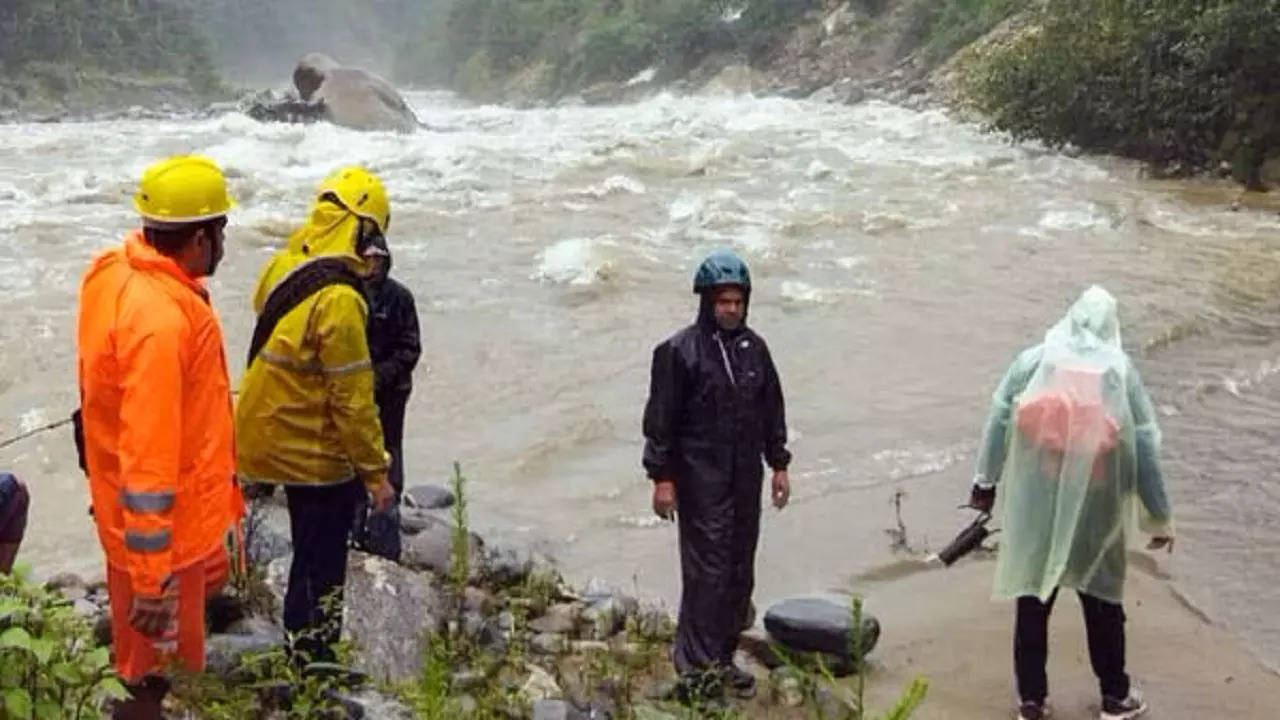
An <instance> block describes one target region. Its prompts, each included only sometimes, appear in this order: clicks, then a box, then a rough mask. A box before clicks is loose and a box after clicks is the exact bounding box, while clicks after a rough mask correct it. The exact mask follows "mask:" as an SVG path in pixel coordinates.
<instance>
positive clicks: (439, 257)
mask: <svg viewBox="0 0 1280 720" xmlns="http://www.w3.org/2000/svg"><path fill="white" fill-rule="evenodd" d="M411 101H412V102H413V103H414V104H415V105H416V106H417V108H418V111H419V115H420V116H421V117H422V118H423V119H424V120H425V121H427V122H429V123H430V124H431V125H432V126H433V127H437V128H440V130H439V131H431V132H422V133H419V134H417V135H413V136H401V135H394V134H377V133H369V134H360V133H354V132H350V131H346V130H342V129H339V128H335V127H330V126H325V125H315V126H290V125H263V124H259V123H256V122H254V121H252V120H249V119H247V118H245V117H242V116H238V115H227V116H224V117H218V118H213V119H207V120H199V121H190V120H181V121H179V120H170V121H122V122H101V123H74V124H37V125H8V126H0V288H2V290H3V291H2V292H0V317H2V318H3V321H2V322H0V436H3V437H8V436H11V435H14V434H16V433H19V432H22V431H24V430H29V429H32V428H35V427H38V426H40V425H42V424H45V423H48V422H52V421H56V420H58V419H60V418H63V417H66V415H67V414H68V413H69V412H70V410H71V409H72V408H74V407H75V404H76V388H75V361H74V358H75V341H74V331H75V305H76V296H77V285H78V282H79V277H80V274H81V272H82V271H83V269H84V268H85V266H86V263H87V262H88V260H89V258H90V257H91V256H92V254H93V253H94V252H95V251H96V250H98V249H100V248H102V247H104V246H106V245H108V244H110V243H112V242H115V241H117V240H118V239H119V238H120V237H121V236H122V234H123V233H124V232H125V231H126V230H128V229H129V228H130V227H131V226H132V225H133V223H134V222H135V220H134V217H133V216H132V213H131V209H130V196H131V193H132V189H133V187H134V184H135V182H136V179H137V178H138V177H139V175H140V173H141V171H142V169H143V167H145V165H147V164H148V163H149V162H150V161H152V160H154V159H156V158H158V157H160V156H164V155H168V154H171V153H178V152H185V151H198V152H202V153H207V154H209V155H211V156H213V157H214V158H216V159H217V160H218V161H219V162H221V163H222V164H223V165H224V167H225V168H226V169H227V170H228V172H229V174H230V176H231V178H232V187H233V192H234V194H235V195H236V196H237V198H238V200H239V202H240V207H239V209H238V210H237V211H236V212H235V214H234V215H233V217H232V224H231V226H230V229H229V235H228V237H229V242H230V244H229V248H228V254H227V259H226V261H225V262H224V264H223V265H222V267H221V269H220V271H219V273H218V276H217V278H216V279H215V281H214V283H213V290H214V296H215V303H216V305H217V307H218V309H219V311H220V313H221V316H222V318H223V322H224V325H225V329H226V334H227V343H228V351H229V354H230V357H231V358H232V359H233V362H234V364H236V365H237V367H236V368H235V369H234V370H233V374H234V375H237V376H238V374H239V367H238V366H239V362H238V359H239V358H242V357H243V356H244V351H245V348H246V346H247V343H248V339H249V331H250V329H251V323H252V312H251V309H250V307H249V301H248V293H249V290H250V287H251V285H252V283H253V281H254V279H255V277H256V274H257V271H258V268H259V267H260V265H261V263H262V262H263V261H264V260H265V258H266V257H267V256H268V254H269V253H270V252H271V250H272V248H273V247H275V246H276V245H278V244H279V243H281V242H282V239H283V237H284V236H285V235H286V234H287V233H288V231H289V229H290V227H291V226H292V225H293V224H294V223H296V222H297V221H299V220H300V219H301V218H302V216H303V213H304V212H305V209H306V206H307V204H308V201H309V198H310V194H311V192H312V190H313V188H314V187H315V185H316V183H317V182H318V181H319V180H320V179H321V178H322V177H323V176H324V175H325V174H326V173H327V172H328V171H329V170H331V169H332V168H334V167H336V166H338V165H341V164H348V163H362V164H366V165H368V166H369V167H371V168H372V169H374V170H376V171H377V172H379V173H380V174H381V175H382V177H383V179H384V180H385V182H386V184H387V185H388V187H389V189H390V192H391V195H392V203H393V217H394V222H393V226H392V233H391V238H390V239H391V244H392V247H393V251H394V253H395V270H394V273H395V275H396V276H398V277H399V278H400V279H401V280H402V281H404V282H405V283H406V284H407V285H409V286H410V287H411V288H412V289H413V290H414V292H415V293H416V294H417V298H418V308H419V312H420V316H421V321H422V325H423V332H424V340H425V350H424V353H423V358H422V362H421V364H420V366H419V367H418V370H417V372H416V375H415V383H416V388H415V392H414V395H413V399H412V401H411V403H410V407H409V419H408V423H407V431H406V436H407V437H406V446H407V450H406V453H407V468H408V472H409V477H410V483H413V482H436V483H441V482H443V481H444V480H445V479H446V477H447V475H448V473H449V471H450V467H451V463H452V461H453V460H455V459H457V460H460V461H461V462H462V463H463V464H464V468H465V471H466V473H467V476H468V477H469V479H470V489H471V510H472V513H473V519H474V524H475V526H476V529H477V530H479V531H481V532H482V533H485V534H488V535H491V536H496V537H498V538H501V539H503V540H507V541H518V542H526V543H530V544H533V545H535V546H537V547H540V548H543V549H545V550H546V551H548V552H550V553H551V554H553V555H554V556H556V557H557V558H558V559H559V560H560V562H561V564H562V565H563V567H564V569H565V571H566V572H567V574H568V575H569V576H570V577H572V578H574V579H578V580H585V579H586V578H587V577H589V576H600V577H603V578H605V579H607V580H609V581H612V582H613V583H615V584H618V585H622V586H624V587H632V584H633V583H636V584H638V586H639V588H641V591H642V592H644V593H646V594H662V595H664V596H666V597H667V598H668V599H672V600H674V597H675V593H676V587H677V581H678V573H677V566H676V562H677V556H676V550H675V530H674V528H673V527H672V526H670V525H667V524H663V523H660V522H658V521H656V520H655V519H654V518H653V517H652V516H651V513H650V512H649V510H648V505H649V497H648V492H649V485H648V483H647V482H646V481H645V479H644V477H643V474H642V472H641V470H640V467H639V456H640V449H641V438H640V428H639V421H640V415H641V411H642V406H643V403H644V399H645V394H646V391H647V382H648V377H647V376H648V369H649V368H648V362H649V352H650V350H651V348H652V346H653V345H654V344H655V343H657V342H658V341H660V340H661V339H662V338H663V337H665V336H666V335H667V334H668V333H670V332H672V331H674V330H675V329H677V328H678V327H679V326H681V325H682V324H684V323H686V322H688V321H689V320H690V319H691V318H692V316H693V314H694V310H695V301H694V300H695V299H694V296H693V295H692V294H691V293H690V277H691V273H692V269H693V266H694V264H695V262H696V261H697V259H699V258H700V256H701V255H703V254H704V253H705V252H706V251H707V250H708V249H710V248H712V247H715V246H720V245H729V246H733V247H735V248H737V249H739V250H740V251H741V252H742V253H743V254H744V255H745V257H746V258H747V259H748V262H749V263H750V264H751V268H752V271H753V275H754V277H755V278H756V282H757V289H756V292H755V294H754V297H753V303H752V308H751V323H752V325H753V326H754V327H755V328H756V329H757V330H759V331H760V332H761V333H762V334H763V335H764V336H765V337H766V338H767V339H768V341H769V343H770V346H771V348H772V350H773V353H774V357H775V360H776V362H777V364H778V366H779V370H780V372H781V375H782V379H783V385H784V388H785V391H786V395H787V405H788V407H787V410H788V416H789V421H790V425H791V431H792V449H793V451H794V453H795V455H796V462H795V465H794V468H793V484H794V487H795V497H794V503H793V505H792V507H790V508H789V509H787V510H786V511H785V512H782V513H776V512H774V511H772V510H768V511H766V516H765V519H764V523H763V525H764V527H763V539H762V543H761V548H760V554H759V560H758V568H759V586H758V590H757V601H758V602H761V603H765V602H768V601H769V600H771V599H776V598H778V597H780V596H782V595H784V594H790V593H795V592H804V591H809V590H815V589H825V588H829V587H836V586H840V587H848V586H850V585H856V584H857V582H858V580H857V578H858V576H859V575H860V574H862V573H865V572H867V571H868V570H870V569H872V568H876V567H879V566H882V565H883V564H884V563H886V562H887V561H889V560H891V558H892V555H891V550H890V537H889V536H888V535H886V532H885V531H886V529H889V528H891V527H894V526H895V524H896V523H895V520H894V517H893V507H892V505H891V498H892V497H893V495H894V494H895V493H896V492H897V491H899V490H902V491H905V493H906V494H905V496H904V498H903V501H902V503H903V510H902V514H903V520H904V522H905V525H906V528H907V533H908V541H909V543H910V544H911V545H913V546H915V547H916V548H918V549H922V550H923V549H930V548H931V549H935V550H936V549H937V548H938V547H940V546H941V545H942V544H944V543H945V542H946V541H947V540H949V539H950V537H951V536H952V535H953V534H954V533H955V532H956V530H958V529H959V527H961V526H962V525H963V524H964V523H965V522H966V521H967V517H966V516H965V515H964V513H961V512H959V511H957V510H956V505H957V504H958V503H960V502H961V501H962V500H963V499H965V498H966V497H967V490H968V482H969V479H970V477H971V473H972V464H973V454H974V451H975V447H976V444H977V439H978V438H977V435H978V433H979V431H980V428H981V425H982V420H983V416H984V413H985V412H986V409H987V402H988V399H989V397H990V393H991V391H992V390H993V389H994V386H995V383H996V382H997V380H998V379H999V376H1000V374H1001V372H1002V371H1003V370H1004V367H1005V365H1006V364H1007V363H1008V362H1009V361H1010V360H1011V359H1012V358H1013V356H1014V354H1015V353H1016V352H1017V351H1018V349H1019V348H1021V347H1023V346H1024V345H1027V344H1031V343H1033V342H1035V341H1036V340H1037V338H1038V337H1039V336H1040V335H1041V334H1042V333H1043V331H1044V330H1045V328H1047V327H1048V326H1049V325H1050V324H1052V322H1053V321H1055V320H1056V319H1057V318H1058V317H1059V316H1060V315H1061V314H1062V312H1063V311H1064V310H1065V308H1066V306H1067V305H1068V303H1069V302H1070V301H1071V300H1072V299H1074V297H1075V296H1076V295H1077V294H1078V293H1079V292H1080V291H1081V290H1082V289H1083V288H1085V287H1087V286H1088V285H1089V284H1091V283H1100V284H1103V285H1104V286H1106V287H1107V288H1108V289H1110V290H1111V291H1112V292H1113V293H1114V294H1116V295H1117V297H1119V299H1120V302H1121V312H1122V322H1123V328H1124V338H1125V343H1126V345H1127V347H1128V349H1129V350H1130V352H1131V353H1132V354H1133V355H1134V356H1135V358H1136V359H1137V361H1138V364H1139V367H1140V368H1141V370H1142V371H1143V374H1144V378H1145V380H1146V382H1147V384H1148V386H1149V388H1150V390H1151V392H1152V394H1153V397H1154V399H1155V401H1156V404H1157V406H1158V408H1159V411H1160V416H1161V418H1160V419H1161V423H1162V427H1163V430H1164V433H1165V458H1166V475H1167V477H1168V478H1169V482H1170V484H1171V491H1172V495H1173V499H1174V503H1175V507H1176V513H1177V522H1178V532H1179V540H1178V545H1177V553H1176V554H1175V555H1174V556H1173V557H1172V558H1168V559H1166V558H1163V557H1162V559H1161V560H1160V569H1161V570H1162V571H1167V572H1169V573H1170V574H1171V577H1172V582H1173V583H1174V584H1175V586H1176V588H1177V589H1178V590H1180V591H1181V592H1183V593H1184V594H1185V596H1186V597H1187V598H1188V599H1189V600H1190V602H1192V603H1193V604H1195V605H1196V606H1197V607H1199V608H1200V609H1202V610H1203V611H1204V612H1205V613H1207V614H1208V615H1209V616H1211V617H1213V618H1214V619H1216V620H1219V621H1222V622H1224V623H1226V624H1227V625H1229V626H1230V627H1232V628H1234V629H1235V630H1236V631H1237V632H1238V633H1239V634H1240V635H1241V637H1243V638H1244V639H1245V641H1246V642H1247V643H1249V644H1250V646H1251V647H1252V648H1253V649H1254V650H1255V651H1257V652H1258V653H1260V654H1261V655H1262V656H1263V658H1264V659H1265V660H1267V661H1269V662H1270V663H1271V664H1273V665H1277V664H1280V654H1278V653H1280V650H1277V648H1280V616H1278V615H1276V613H1275V612H1274V610H1275V603H1274V601H1273V600H1272V599H1273V598H1274V595H1275V592H1276V590H1277V588H1280V484H1277V483H1276V479H1277V474H1278V470H1277V467H1278V466H1280V449H1278V446H1277V443H1276V442H1275V435H1276V431H1277V421H1280V317H1278V316H1277V310H1280V255H1278V254H1277V247H1276V244H1275V239H1274V238H1275V230H1276V225H1277V217H1276V214H1275V212H1274V210H1269V209H1266V208H1262V207H1253V208H1250V207H1244V208H1241V209H1238V210H1233V209H1232V207H1231V204H1232V201H1233V199H1234V198H1235V194H1236V193H1235V191H1234V190H1233V189H1232V188H1230V187H1227V186H1225V185H1218V184H1213V183H1185V182H1182V183H1172V182H1155V181H1150V180H1143V179H1141V178H1140V173H1139V172H1138V168H1137V166H1135V165H1133V164H1130V163H1127V162H1122V161H1117V160H1109V159H1093V158H1071V157H1068V156H1065V155H1062V154H1058V153H1054V152H1049V151H1046V150H1044V149H1041V148H1037V147H1032V146H1014V145H1010V144H1008V143H1007V142H1005V141H1004V140H1003V139H1002V138H1000V137H998V136H991V135H984V134H982V133H981V132H979V130H978V129H976V128H974V127H972V126H969V125H964V124H959V123H957V122H955V121H953V120H950V119H948V118H947V117H946V116H945V115H943V114H941V113H938V112H916V111H912V110H906V109H902V108H898V107H894V106H890V105H884V104H878V103H867V104H862V105H859V106H855V107H852V108H849V107H842V106H830V105H821V104H814V103H808V102H799V101H790V100H782V99H752V98H748V97H736V98H735V97H727V96H725V97H715V96H708V97H695V98H673V97H666V96H663V97H658V98H655V99H652V100H649V101H647V102H644V103H642V104H639V105H632V106H625V107H611V108H583V107H562V108H556V109H548V110H532V111H517V110H510V109H503V108H494V107H471V106H466V105H463V104H461V103H459V102H457V101H455V100H453V99H452V98H451V97H449V96H447V95H438V94H412V95H411ZM0 466H2V467H4V468H7V469H12V470H13V471H15V472H17V473H19V474H20V476H22V477H23V478H24V479H26V480H27V481H28V482H29V483H30V485H31V487H32V490H33V495H34V507H33V509H32V518H31V522H30V525H29V527H28V537H27V544H26V545H25V546H24V551H23V554H24V555H25V557H26V559H27V560H29V561H32V562H33V563H35V564H36V565H38V566H40V567H42V568H56V569H68V570H74V571H80V572H84V573H89V574H92V573H93V572H95V571H96V570H98V569H99V568H100V564H101V559H100V557H101V556H100V551H99V550H98V547H97V544H96V541H95V538H94V535H93V533H92V528H91V525H90V518H89V517H88V516H87V514H86V512H85V508H86V504H87V493H86V487H85V481H84V478H83V477H82V476H81V475H80V472H79V469H78V468H77V467H76V462H75V453H74V449H73V446H72V443H71V437H70V433H69V431H68V430H66V429H60V430H58V431H56V432H51V433H44V434H42V435H39V436H37V437H34V438H32V439H29V440H25V441H23V442H21V443H18V444H15V445H12V446H10V447H8V448H6V449H4V450H0Z"/></svg>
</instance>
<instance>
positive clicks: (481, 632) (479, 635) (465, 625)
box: [462, 612, 498, 647]
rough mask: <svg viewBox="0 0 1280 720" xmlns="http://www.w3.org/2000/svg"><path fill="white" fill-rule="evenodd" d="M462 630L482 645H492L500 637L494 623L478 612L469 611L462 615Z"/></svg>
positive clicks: (473, 640)
mask: <svg viewBox="0 0 1280 720" xmlns="http://www.w3.org/2000/svg"><path fill="white" fill-rule="evenodd" d="M462 631H463V633H464V634H465V635H466V637H467V638H469V639H470V640H471V641H472V642H474V643H476V644H477V645H479V646H480V647H490V646H492V645H493V644H494V643H495V642H496V641H497V639H498V633H497V632H496V630H495V628H494V627H493V623H491V622H489V621H488V620H487V619H486V618H485V617H484V616H483V615H481V614H479V613H476V612H468V613H466V614H464V615H463V616H462Z"/></svg>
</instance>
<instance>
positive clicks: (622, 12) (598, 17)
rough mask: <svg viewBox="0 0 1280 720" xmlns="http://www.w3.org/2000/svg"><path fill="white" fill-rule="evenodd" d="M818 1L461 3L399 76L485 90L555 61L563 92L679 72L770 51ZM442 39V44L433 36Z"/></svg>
mask: <svg viewBox="0 0 1280 720" xmlns="http://www.w3.org/2000/svg"><path fill="white" fill-rule="evenodd" d="M818 5H819V3H818V2H817V0H744V1H743V2H741V3H738V2H731V1H729V0H612V1H610V2H595V1H593V0H454V1H453V2H452V3H451V4H443V5H438V6H434V7H432V8H430V9H428V10H427V13H428V15H427V16H425V17H424V18H423V19H422V20H421V21H420V22H421V25H420V27H422V28H424V29H425V28H430V29H431V30H430V31H429V34H428V35H426V36H425V41H424V42H421V43H418V44H412V43H406V44H405V45H404V46H403V47H402V48H401V53H400V55H399V56H398V57H397V69H398V74H399V75H401V76H402V77H404V78H406V79H409V80H415V81H422V82H435V83H442V84H447V85H455V86H457V87H459V88H460V89H462V90H464V91H470V92H476V93H485V92H488V91H491V90H493V89H495V87H497V86H500V85H501V84H502V83H504V82H506V81H508V80H509V79H510V78H512V77H513V76H514V75H516V74H518V73H519V72H521V71H522V70H524V69H526V68H531V67H545V68H547V69H548V71H549V77H547V78H543V79H542V82H543V85H544V86H543V87H542V88H540V89H542V90H545V91H548V92H549V94H552V95H554V94H559V93H563V92H567V91H569V90H572V89H575V88H582V87H586V86H589V85H591V84H593V83H596V82H601V81H619V80H625V79H627V78H629V77H631V76H632V75H634V74H636V73H637V72H639V71H641V70H644V69H645V68H648V67H657V68H658V69H659V70H660V72H661V75H662V76H665V77H674V76H678V75H680V74H682V73H683V72H685V71H687V70H689V69H691V68H693V67H694V66H696V65H697V63H698V62H700V61H701V60H702V59H703V58H705V57H706V56H707V55H709V54H711V53H726V52H727V53H737V54H740V55H742V56H743V57H744V58H745V59H747V60H759V59H761V58H763V57H765V56H766V55H767V53H768V51H769V50H770V49H772V48H773V47H774V45H775V44H776V43H778V42H779V41H781V40H782V39H784V38H785V36H786V32H787V31H788V30H790V29H791V28H792V27H793V26H794V25H795V23H796V22H798V21H799V20H800V18H801V17H803V15H804V13H805V12H807V11H809V10H811V9H813V8H815V7H817V6H818ZM432 39H434V40H435V41H434V42H433V41H432Z"/></svg>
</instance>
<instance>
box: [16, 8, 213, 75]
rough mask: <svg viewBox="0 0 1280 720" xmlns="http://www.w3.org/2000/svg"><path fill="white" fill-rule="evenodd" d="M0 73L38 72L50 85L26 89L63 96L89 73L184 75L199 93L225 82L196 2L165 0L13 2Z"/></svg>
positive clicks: (29, 73)
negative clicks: (195, 14)
mask: <svg viewBox="0 0 1280 720" xmlns="http://www.w3.org/2000/svg"><path fill="white" fill-rule="evenodd" d="M50 66H54V67H53V68H50ZM61 68H70V69H71V70H70V71H64V70H62V69H61ZM0 74H2V75H4V76H9V79H10V80H11V81H12V80H14V79H15V78H18V77H23V76H28V77H29V76H33V75H34V76H37V79H39V80H40V81H42V83H43V86H42V87H41V86H40V83H37V86H36V87H31V88H29V86H27V85H23V86H21V87H23V92H45V93H48V94H51V95H55V96H58V95H64V94H66V93H69V92H71V91H73V90H76V89H77V86H78V85H79V84H80V83H81V82H82V81H83V80H84V78H85V76H86V75H90V76H93V75H112V74H119V75H128V76H134V77H160V78H181V79H183V80H185V81H186V82H187V83H189V85H190V88H191V89H192V90H193V91H195V92H197V93H212V92H215V91H218V90H219V89H220V87H221V82H220V80H219V78H218V73H217V71H216V70H215V69H214V66H213V63H212V62H211V61H210V56H209V53H208V43H207V40H206V38H205V36H204V35H203V34H202V33H201V32H200V31H199V30H198V29H197V28H196V27H195V26H194V25H193V22H192V14H191V11H190V8H189V6H188V5H186V4H183V3H173V2H165V1H164V0H7V1H6V2H5V3H3V4H2V5H0Z"/></svg>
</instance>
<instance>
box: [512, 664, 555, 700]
mask: <svg viewBox="0 0 1280 720" xmlns="http://www.w3.org/2000/svg"><path fill="white" fill-rule="evenodd" d="M520 693H521V695H523V696H524V697H525V698H526V699H528V700H529V702H537V701H539V700H549V699H552V698H556V697H559V696H560V694H561V693H560V686H559V685H557V684H556V680H555V678H553V677H551V674H550V673H548V672H547V671H546V670H543V669H542V668H540V667H538V666H537V665H531V666H529V678H528V679H527V680H525V682H524V685H523V686H521V688H520Z"/></svg>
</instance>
